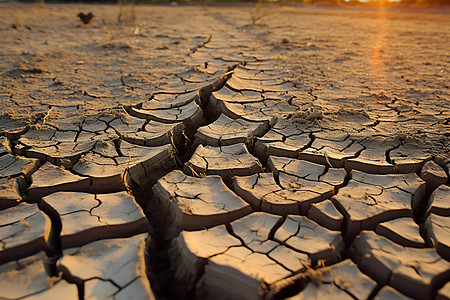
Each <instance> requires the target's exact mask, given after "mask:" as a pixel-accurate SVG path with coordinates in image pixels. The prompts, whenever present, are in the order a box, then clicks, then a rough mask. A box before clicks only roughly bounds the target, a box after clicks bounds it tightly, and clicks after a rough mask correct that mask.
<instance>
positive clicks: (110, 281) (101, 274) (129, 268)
mask: <svg viewBox="0 0 450 300" xmlns="http://www.w3.org/2000/svg"><path fill="white" fill-rule="evenodd" d="M146 238H147V234H140V235H135V236H132V237H129V238H123V239H109V240H101V241H95V242H92V243H89V244H87V245H84V246H82V247H79V248H71V249H67V250H65V251H64V255H63V257H62V258H61V259H60V260H59V262H58V265H59V267H60V268H64V269H65V270H67V271H68V272H69V273H70V274H71V276H74V277H75V278H77V279H78V280H80V281H82V283H83V285H84V293H85V296H86V297H87V298H95V299H110V298H114V299H130V298H129V297H132V298H133V299H142V300H144V299H155V297H154V295H153V292H152V290H151V287H150V283H149V281H148V279H147V276H146V271H145V269H146V266H145V260H144V248H145V243H146Z"/></svg>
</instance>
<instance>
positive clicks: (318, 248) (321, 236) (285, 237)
mask: <svg viewBox="0 0 450 300" xmlns="http://www.w3.org/2000/svg"><path fill="white" fill-rule="evenodd" d="M274 239H275V240H276V241H278V242H280V243H282V244H284V245H287V246H289V247H290V248H291V249H294V250H296V251H299V252H301V253H305V254H307V255H308V256H309V258H310V259H311V261H312V264H313V265H316V264H317V263H319V261H321V264H325V265H328V264H333V263H335V262H337V261H339V260H340V256H341V255H342V251H343V250H344V248H345V245H344V242H343V240H342V238H341V234H340V232H338V231H331V230H329V229H326V228H324V227H321V226H319V225H318V224H317V223H315V222H314V221H311V220H309V219H307V218H306V217H302V216H294V215H289V216H288V217H287V218H286V221H285V222H284V223H283V225H282V226H281V227H280V228H279V229H277V231H276V232H275V235H274Z"/></svg>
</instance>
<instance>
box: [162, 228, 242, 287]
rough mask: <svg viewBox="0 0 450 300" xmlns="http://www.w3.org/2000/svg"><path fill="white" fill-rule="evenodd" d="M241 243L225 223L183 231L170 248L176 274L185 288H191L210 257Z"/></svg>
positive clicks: (172, 264)
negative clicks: (230, 232)
mask: <svg viewBox="0 0 450 300" xmlns="http://www.w3.org/2000/svg"><path fill="white" fill-rule="evenodd" d="M241 245H242V244H241V241H240V240H239V239H237V238H236V237H233V236H232V235H231V234H229V233H228V231H227V229H226V228H225V226H224V225H218V226H216V227H212V228H209V229H206V230H200V231H182V232H181V233H180V235H179V236H177V237H176V238H174V239H173V240H172V244H171V248H170V250H169V257H170V260H171V266H172V270H173V272H174V276H175V278H177V279H178V280H179V281H180V282H183V284H184V287H185V289H187V290H190V289H192V288H193V287H194V285H195V284H196V282H197V279H198V278H199V276H200V275H201V274H202V273H203V272H204V265H205V264H206V262H207V260H208V259H209V258H210V257H212V256H214V255H217V254H220V253H224V252H225V251H227V250H228V249H229V248H231V247H238V246H241Z"/></svg>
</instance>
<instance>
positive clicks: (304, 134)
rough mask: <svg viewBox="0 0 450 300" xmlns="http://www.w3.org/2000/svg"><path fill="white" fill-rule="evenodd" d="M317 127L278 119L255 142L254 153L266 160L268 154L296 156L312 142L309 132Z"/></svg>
mask: <svg viewBox="0 0 450 300" xmlns="http://www.w3.org/2000/svg"><path fill="white" fill-rule="evenodd" d="M317 130H318V128H317V127H314V126H311V125H310V124H298V123H293V122H291V121H287V120H284V119H280V120H278V121H277V123H276V124H275V125H274V126H272V128H271V129H270V130H269V131H268V132H267V133H266V134H265V135H264V136H263V137H261V138H258V140H257V142H256V144H255V155H256V156H258V157H259V158H260V159H262V160H263V161H266V160H267V158H268V157H269V156H270V155H273V156H284V157H293V158H297V157H298V155H299V152H300V151H301V150H303V149H305V148H307V147H308V146H309V144H310V143H311V142H312V140H311V133H312V132H314V131H317Z"/></svg>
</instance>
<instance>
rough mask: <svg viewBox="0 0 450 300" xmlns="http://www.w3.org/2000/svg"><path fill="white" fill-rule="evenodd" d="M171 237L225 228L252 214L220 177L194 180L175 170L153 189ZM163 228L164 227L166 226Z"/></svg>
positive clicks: (249, 208)
mask: <svg viewBox="0 0 450 300" xmlns="http://www.w3.org/2000/svg"><path fill="white" fill-rule="evenodd" d="M153 195H154V197H155V199H156V200H157V201H158V207H159V209H158V210H160V214H162V215H163V216H164V220H163V222H164V224H165V226H166V227H167V228H168V230H167V232H168V233H167V234H168V236H170V235H172V234H175V233H176V232H178V231H179V230H182V229H184V230H198V229H201V228H204V227H212V226H215V225H219V224H224V223H227V222H230V221H232V220H235V219H237V218H240V217H242V216H244V215H246V214H249V213H250V212H251V207H250V205H249V204H248V203H246V202H245V201H243V200H242V199H241V198H240V197H238V196H237V195H236V194H234V193H233V192H232V191H231V190H229V189H228V187H227V186H226V185H225V184H224V183H223V181H222V179H221V178H220V177H219V176H206V177H203V178H195V177H190V176H187V175H185V174H183V173H182V172H181V171H178V170H175V171H172V172H171V173H169V174H167V175H166V176H164V177H162V178H161V179H159V180H158V182H157V183H156V185H155V186H154V188H153ZM162 225H163V224H162Z"/></svg>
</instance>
